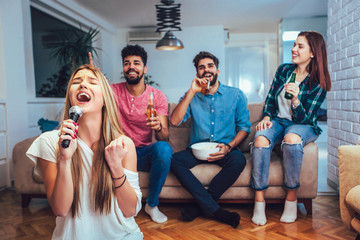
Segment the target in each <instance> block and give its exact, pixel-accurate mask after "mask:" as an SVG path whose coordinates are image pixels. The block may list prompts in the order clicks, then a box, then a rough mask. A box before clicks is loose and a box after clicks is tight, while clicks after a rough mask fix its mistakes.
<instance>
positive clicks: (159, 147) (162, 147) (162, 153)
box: [154, 141, 173, 161]
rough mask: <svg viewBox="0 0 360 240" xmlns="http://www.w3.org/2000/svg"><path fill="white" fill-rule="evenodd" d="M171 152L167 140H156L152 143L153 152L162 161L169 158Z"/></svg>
mask: <svg viewBox="0 0 360 240" xmlns="http://www.w3.org/2000/svg"><path fill="white" fill-rule="evenodd" d="M172 152H173V150H172V147H171V146H170V144H169V143H168V142H164V141H158V142H156V143H155V144H154V153H155V154H156V155H157V157H158V158H160V159H163V161H168V160H171V156H172Z"/></svg>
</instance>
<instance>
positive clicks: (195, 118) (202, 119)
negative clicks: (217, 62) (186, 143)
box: [180, 82, 251, 145]
mask: <svg viewBox="0 0 360 240" xmlns="http://www.w3.org/2000/svg"><path fill="white" fill-rule="evenodd" d="M219 84H220V85H219V89H218V90H217V92H216V93H215V94H214V95H210V94H208V95H203V94H202V93H196V94H195V96H194V97H193V99H192V100H191V102H190V104H189V107H188V109H187V111H186V114H185V116H184V118H183V120H182V121H181V122H185V121H186V120H187V119H188V118H189V117H190V116H191V117H192V118H191V136H190V145H191V144H193V143H197V142H203V141H211V142H219V143H220V142H223V143H229V142H230V141H232V140H233V139H234V138H235V136H236V134H237V132H238V131H241V130H243V131H245V132H248V133H250V126H251V123H250V121H249V118H250V113H249V109H248V107H247V98H246V96H245V94H244V93H243V92H242V91H241V90H240V89H238V88H234V87H229V86H225V85H223V84H221V83H220V82H219ZM184 97H185V95H184V96H183V97H181V98H180V101H181V100H182V99H183V98H184Z"/></svg>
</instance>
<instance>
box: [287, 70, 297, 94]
mask: <svg viewBox="0 0 360 240" xmlns="http://www.w3.org/2000/svg"><path fill="white" fill-rule="evenodd" d="M295 78H296V73H294V72H293V73H292V75H291V78H290V81H289V82H288V84H289V83H293V82H295ZM285 98H286V99H289V100H291V99H292V98H293V95H292V94H291V93H288V92H285Z"/></svg>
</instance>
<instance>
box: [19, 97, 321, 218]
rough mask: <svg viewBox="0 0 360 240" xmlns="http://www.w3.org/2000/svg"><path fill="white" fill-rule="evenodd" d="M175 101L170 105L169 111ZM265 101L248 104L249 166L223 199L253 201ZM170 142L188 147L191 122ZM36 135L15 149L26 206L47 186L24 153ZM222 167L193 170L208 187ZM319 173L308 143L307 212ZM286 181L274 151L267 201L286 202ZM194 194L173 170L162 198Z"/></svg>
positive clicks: (245, 148)
mask: <svg viewBox="0 0 360 240" xmlns="http://www.w3.org/2000/svg"><path fill="white" fill-rule="evenodd" d="M175 106H176V104H175V103H171V104H169V111H170V113H171V112H172V111H173V109H174V108H175ZM262 108H263V104H249V110H250V121H251V123H252V126H251V134H250V135H249V136H248V137H247V139H246V140H245V141H244V142H243V143H242V144H241V145H240V146H239V147H240V149H241V151H242V152H243V153H244V154H245V156H246V159H247V165H246V167H245V169H244V171H243V172H242V174H241V175H240V177H239V178H238V180H237V181H236V182H235V183H234V184H233V186H232V187H230V188H229V189H228V190H227V191H226V192H225V193H224V194H223V196H222V197H221V199H220V201H221V202H238V203H243V202H253V198H254V192H253V191H252V189H251V188H250V187H249V184H250V175H251V161H252V158H251V154H250V152H249V150H250V147H249V143H250V141H252V140H253V138H254V134H255V125H256V123H257V122H258V121H259V120H260V119H261V114H262ZM169 130H170V137H169V143H170V145H171V146H172V147H173V150H174V152H177V151H180V150H183V149H185V148H186V147H187V146H188V144H189V140H190V121H187V122H186V123H183V124H181V125H180V126H178V127H175V126H170V127H169ZM34 139H35V138H29V139H26V140H24V141H22V142H19V143H18V144H16V146H15V147H14V150H13V163H14V180H15V188H16V190H17V191H18V192H19V193H21V194H22V199H23V207H26V206H27V205H28V204H29V201H30V200H31V197H33V196H34V197H39V196H44V195H42V194H45V188H44V185H43V184H42V180H41V177H39V176H35V175H34V173H33V168H34V166H33V164H32V162H31V161H30V159H28V158H27V157H26V156H25V152H26V150H27V149H28V148H29V146H30V145H31V143H32V141H33V140H34ZM219 170H220V167H219V166H217V165H215V164H213V165H210V164H200V165H198V166H196V167H194V168H193V169H192V171H193V173H194V174H195V175H196V176H197V177H198V178H199V179H200V181H201V182H202V183H203V184H204V185H205V186H206V185H208V184H209V183H210V181H211V179H212V178H213V177H214V176H215V175H216V174H217V173H218V172H219ZM317 176H318V148H317V145H316V144H315V143H309V144H307V145H306V146H305V148H304V161H303V166H302V170H301V176H300V178H301V179H300V181H301V187H300V188H299V191H298V201H299V202H302V203H304V205H305V208H306V210H307V212H308V214H311V213H312V199H314V198H315V197H316V194H317ZM148 179H149V173H147V172H140V187H141V190H142V193H143V197H144V198H146V196H147V195H148ZM282 184H283V170H282V164H281V157H279V155H278V154H276V153H275V152H274V153H273V154H272V157H271V164H270V174H269V185H270V186H269V188H268V189H267V190H266V193H265V197H266V198H267V203H280V202H283V201H284V198H285V193H286V192H285V191H284V189H283V187H282ZM191 199H192V197H191V195H190V194H189V193H188V192H187V191H186V190H185V189H184V188H183V187H181V185H180V183H179V182H178V181H177V179H176V177H175V176H174V175H173V174H172V173H171V172H170V173H169V176H168V177H167V179H166V182H165V185H164V187H163V189H162V191H161V193H160V201H163V202H164V201H168V202H178V201H189V200H191Z"/></svg>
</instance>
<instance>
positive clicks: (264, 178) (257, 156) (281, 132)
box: [250, 117, 318, 191]
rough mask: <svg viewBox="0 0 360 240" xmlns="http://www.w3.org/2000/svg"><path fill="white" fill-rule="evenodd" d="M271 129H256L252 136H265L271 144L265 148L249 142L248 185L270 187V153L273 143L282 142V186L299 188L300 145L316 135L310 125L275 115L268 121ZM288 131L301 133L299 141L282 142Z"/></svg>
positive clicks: (255, 188)
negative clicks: (249, 174) (249, 177)
mask: <svg viewBox="0 0 360 240" xmlns="http://www.w3.org/2000/svg"><path fill="white" fill-rule="evenodd" d="M271 122H272V124H273V126H272V127H271V128H268V129H265V130H261V131H257V132H256V134H255V137H254V142H255V139H256V138H257V137H258V136H264V137H266V138H267V139H268V140H269V142H270V145H269V146H268V147H262V148H261V147H255V146H254V142H252V144H251V150H252V158H253V166H252V171H251V181H250V186H251V187H252V188H253V189H254V190H256V191H261V190H265V189H267V188H268V187H269V168H270V156H271V151H272V149H273V148H274V146H275V145H276V144H278V143H280V142H281V141H282V144H281V148H282V151H283V171H284V187H285V188H287V189H290V190H295V189H297V188H299V187H300V172H301V165H302V160H303V147H304V146H305V145H306V144H307V143H309V142H314V141H315V140H316V139H317V138H318V135H316V134H315V132H314V130H313V128H312V127H311V126H310V125H302V124H295V123H294V122H292V121H290V120H288V119H284V118H277V117H276V118H274V119H272V120H271ZM288 133H294V134H297V135H299V136H300V138H301V142H300V143H299V144H289V143H285V142H284V141H283V139H284V136H285V135H286V134H288Z"/></svg>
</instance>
